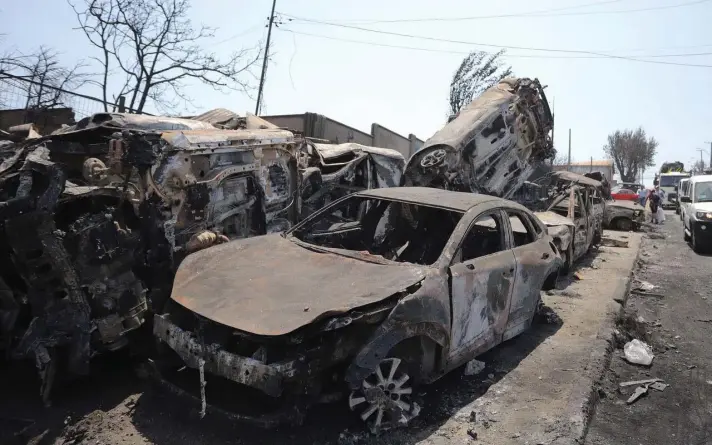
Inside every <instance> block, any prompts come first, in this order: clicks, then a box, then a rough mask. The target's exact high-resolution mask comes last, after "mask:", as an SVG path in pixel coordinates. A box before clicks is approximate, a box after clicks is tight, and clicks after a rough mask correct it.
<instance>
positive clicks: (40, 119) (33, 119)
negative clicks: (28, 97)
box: [0, 108, 74, 135]
mask: <svg viewBox="0 0 712 445" xmlns="http://www.w3.org/2000/svg"><path fill="white" fill-rule="evenodd" d="M31 123H33V124H35V126H36V127H37V130H38V131H39V133H40V134H41V135H47V134H50V133H52V132H53V131H54V130H57V129H59V128H61V127H62V124H66V125H71V124H73V123H74V111H73V110H72V109H71V108H52V109H49V110H33V109H18V110H0V129H3V130H6V129H8V128H10V127H14V126H15V125H22V124H31Z"/></svg>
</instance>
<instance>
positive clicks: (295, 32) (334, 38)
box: [277, 27, 712, 59]
mask: <svg viewBox="0 0 712 445" xmlns="http://www.w3.org/2000/svg"><path fill="white" fill-rule="evenodd" d="M277 29H278V30H279V31H283V32H289V33H291V34H296V35H302V36H309V37H318V38H322V39H326V40H335V41H339V42H348V43H358V44H362V45H370V46H379V47H384V48H396V49H408V50H414V51H425V52H433V53H443V54H463V55H466V54H469V53H470V52H469V51H456V50H446V49H437V48H420V47H415V46H405V45H391V44H387V43H378V42H369V41H365V40H353V39H344V38H340V37H334V36H327V35H323V34H313V33H308V32H301V31H294V30H293V29H287V28H284V27H280V28H277ZM708 46H712V45H708ZM490 54H492V53H490ZM693 56H712V52H704V53H686V54H679V53H676V54H639V55H635V56H621V57H649V58H662V57H693ZM504 57H508V58H509V57H514V58H523V59H608V58H610V57H609V56H592V55H590V56H546V55H533V54H505V55H504Z"/></svg>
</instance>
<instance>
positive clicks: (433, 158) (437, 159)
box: [420, 148, 445, 168]
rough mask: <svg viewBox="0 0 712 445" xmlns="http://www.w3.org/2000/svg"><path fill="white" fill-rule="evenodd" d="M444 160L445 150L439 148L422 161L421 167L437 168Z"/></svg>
mask: <svg viewBox="0 0 712 445" xmlns="http://www.w3.org/2000/svg"><path fill="white" fill-rule="evenodd" d="M444 159H445V150H443V149H442V148H439V149H437V150H434V151H431V152H430V153H428V154H426V155H425V156H423V159H421V160H420V166H421V167H425V168H429V167H435V166H438V165H440V164H441V163H442V162H443V160H444Z"/></svg>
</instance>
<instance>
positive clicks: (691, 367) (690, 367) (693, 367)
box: [687, 365, 697, 369]
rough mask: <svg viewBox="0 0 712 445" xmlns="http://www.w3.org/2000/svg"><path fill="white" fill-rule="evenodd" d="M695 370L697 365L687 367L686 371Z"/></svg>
mask: <svg viewBox="0 0 712 445" xmlns="http://www.w3.org/2000/svg"><path fill="white" fill-rule="evenodd" d="M695 368H697V365H687V369H695Z"/></svg>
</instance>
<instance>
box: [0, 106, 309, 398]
mask: <svg viewBox="0 0 712 445" xmlns="http://www.w3.org/2000/svg"><path fill="white" fill-rule="evenodd" d="M298 143H300V142H299V141H298V140H295V139H294V137H293V135H292V134H291V133H290V132H288V131H284V130H280V129H276V128H274V126H270V125H269V124H267V123H266V122H264V121H262V120H261V119H259V118H255V117H254V116H251V117H250V116H248V118H246V119H245V120H244V121H243V122H242V125H241V128H239V129H235V130H222V129H217V128H215V127H213V126H211V125H209V124H207V123H203V122H198V121H191V120H187V119H175V118H164V117H152V116H137V115H126V114H118V113H102V114H97V115H94V116H92V117H90V118H86V119H83V120H82V121H80V122H78V123H77V124H76V125H74V126H72V127H67V128H63V129H61V130H59V131H57V132H55V134H53V135H50V136H45V137H40V138H34V139H31V140H27V141H25V142H18V143H14V144H12V145H8V144H5V145H4V146H3V162H2V165H0V199H1V202H0V224H2V231H0V243H2V245H3V252H4V254H3V255H1V256H0V261H2V263H3V264H2V265H3V267H2V270H1V271H0V287H1V288H2V292H0V345H1V346H0V347H2V348H3V349H4V350H6V352H7V353H8V354H9V355H11V356H12V357H14V358H29V359H33V360H35V362H36V365H37V367H38V370H39V372H40V375H41V377H42V380H43V388H42V397H43V398H44V399H45V401H47V400H48V397H49V393H50V390H51V387H52V381H53V379H54V376H55V374H56V372H57V369H56V364H57V363H58V362H60V361H61V362H63V363H64V362H66V364H67V370H68V371H69V372H70V373H71V374H79V375H81V374H86V373H87V372H88V370H89V360H90V358H91V357H92V356H94V355H96V354H98V353H101V352H105V351H113V350H116V349H120V348H124V347H126V346H127V345H130V344H132V343H133V342H131V340H132V338H133V336H134V335H136V334H138V333H139V332H140V331H141V329H140V328H141V326H142V325H144V324H145V322H146V321H148V320H150V314H151V313H153V312H155V311H156V310H159V311H160V310H161V309H162V306H163V304H164V303H165V301H166V299H167V297H168V295H169V293H170V290H171V287H172V282H173V274H174V270H175V267H176V266H177V264H179V263H180V261H181V260H182V258H183V257H185V256H186V255H187V254H188V253H190V252H191V251H194V250H199V249H201V248H204V247H207V246H209V245H212V244H217V243H220V242H225V241H227V240H229V239H234V238H245V237H249V236H254V235H259V234H265V233H271V232H279V231H283V230H286V229H288V228H289V227H291V226H292V225H293V223H294V222H296V220H297V219H298V193H297V192H298V180H299V172H298V166H297V162H296V156H295V155H294V153H295V152H296V151H297V149H298V148H297V144H298ZM149 335H150V334H149ZM138 343H139V344H141V343H145V338H144V340H143V341H139V342H138ZM60 356H61V357H62V360H57V358H58V357H60Z"/></svg>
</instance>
